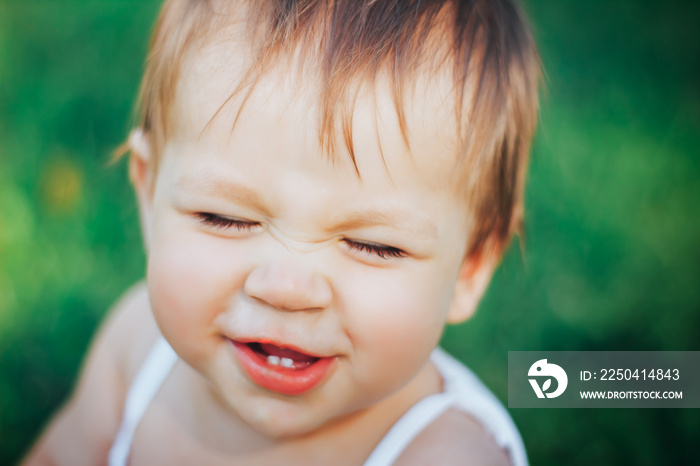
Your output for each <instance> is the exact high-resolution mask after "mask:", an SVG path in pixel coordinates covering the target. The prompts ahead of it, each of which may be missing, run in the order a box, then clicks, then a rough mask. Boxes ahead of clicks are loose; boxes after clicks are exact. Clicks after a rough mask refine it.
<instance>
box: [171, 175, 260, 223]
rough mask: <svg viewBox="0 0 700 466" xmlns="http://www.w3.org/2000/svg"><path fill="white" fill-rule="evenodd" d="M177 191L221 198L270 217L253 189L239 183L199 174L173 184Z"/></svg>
mask: <svg viewBox="0 0 700 466" xmlns="http://www.w3.org/2000/svg"><path fill="white" fill-rule="evenodd" d="M175 185H176V186H177V188H178V189H181V190H183V191H185V192H187V191H197V192H200V193H204V194H208V195H213V196H218V197H222V198H224V199H225V200H227V201H231V202H233V203H236V204H243V205H246V206H249V207H252V208H253V209H255V210H258V211H260V212H261V213H263V214H265V215H268V216H270V215H271V214H270V208H269V207H268V206H267V204H266V203H265V201H264V200H263V198H262V197H261V196H260V195H259V194H258V193H257V192H256V191H255V190H253V189H251V188H249V187H247V186H245V185H244V184H241V183H236V182H229V181H224V180H222V179H220V178H217V177H216V176H215V175H212V174H209V173H207V174H200V175H198V176H196V177H191V176H183V177H181V178H180V179H179V180H177V182H176V183H175Z"/></svg>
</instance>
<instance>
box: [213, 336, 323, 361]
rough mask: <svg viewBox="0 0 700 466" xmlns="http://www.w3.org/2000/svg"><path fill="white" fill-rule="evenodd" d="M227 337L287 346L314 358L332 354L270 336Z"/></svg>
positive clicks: (237, 340) (242, 341) (239, 341)
mask: <svg viewBox="0 0 700 466" xmlns="http://www.w3.org/2000/svg"><path fill="white" fill-rule="evenodd" d="M227 338H228V339H229V340H232V341H235V342H238V343H243V344H247V343H266V344H270V345H275V346H279V347H280V348H287V349H290V350H293V351H296V352H298V353H303V354H306V355H308V356H311V357H314V358H328V357H332V356H333V355H332V354H325V355H324V354H322V353H320V352H316V351H311V350H308V349H305V348H301V347H299V346H296V345H293V344H291V343H285V342H282V341H278V340H274V339H272V338H267V337H240V338H238V337H237V338H231V337H227Z"/></svg>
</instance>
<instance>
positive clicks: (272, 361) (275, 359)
mask: <svg viewBox="0 0 700 466" xmlns="http://www.w3.org/2000/svg"><path fill="white" fill-rule="evenodd" d="M267 363H268V364H269V365H271V366H282V367H286V368H288V369H294V360H293V359H290V358H280V357H279V356H273V355H269V356H268V357H267Z"/></svg>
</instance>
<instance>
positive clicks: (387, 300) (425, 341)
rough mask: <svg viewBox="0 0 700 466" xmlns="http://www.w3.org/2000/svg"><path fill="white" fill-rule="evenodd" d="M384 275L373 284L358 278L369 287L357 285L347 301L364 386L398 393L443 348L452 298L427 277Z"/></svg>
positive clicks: (443, 287) (438, 284)
mask: <svg viewBox="0 0 700 466" xmlns="http://www.w3.org/2000/svg"><path fill="white" fill-rule="evenodd" d="M379 272H380V273H378V274H375V275H374V276H373V277H370V278H371V279H367V277H359V276H358V277H353V278H355V279H357V280H358V281H360V280H361V282H362V283H363V285H362V286H360V285H359V283H356V285H357V286H355V287H354V288H355V292H354V293H352V294H351V295H350V297H348V301H346V307H345V309H346V319H347V320H346V322H347V327H346V328H347V329H348V331H349V332H350V334H351V338H352V339H353V347H354V349H355V351H356V357H357V358H358V361H361V363H360V364H358V366H359V367H360V368H361V369H360V372H359V375H358V376H359V377H360V378H361V379H362V380H361V381H360V382H362V381H364V382H366V383H371V384H373V385H374V384H376V386H378V387H381V386H386V387H391V386H393V387H394V388H397V384H400V383H405V382H407V381H408V380H409V379H410V378H411V377H412V376H413V375H415V374H416V373H417V372H418V370H420V368H421V367H422V366H423V364H424V363H425V361H426V360H427V358H428V357H429V355H430V352H431V351H432V350H433V348H434V347H435V346H436V345H437V343H438V340H439V338H440V335H441V333H442V329H443V327H444V324H445V319H446V314H447V308H448V306H449V299H450V297H451V293H450V292H449V289H448V288H449V286H447V285H446V284H445V283H437V282H436V281H435V280H426V279H425V277H426V276H430V275H426V274H425V273H404V274H402V273H397V274H392V273H391V272H393V271H388V270H383V271H379ZM387 272H388V273H387Z"/></svg>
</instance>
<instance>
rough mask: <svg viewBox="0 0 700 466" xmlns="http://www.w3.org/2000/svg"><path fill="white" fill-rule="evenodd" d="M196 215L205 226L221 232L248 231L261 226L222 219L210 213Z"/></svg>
mask: <svg viewBox="0 0 700 466" xmlns="http://www.w3.org/2000/svg"><path fill="white" fill-rule="evenodd" d="M195 215H196V216H197V218H199V221H200V222H201V223H203V224H204V225H206V226H209V227H214V228H218V229H221V230H225V229H227V228H235V229H236V230H238V231H248V230H251V229H253V228H255V227H257V226H260V223H258V222H246V221H244V220H239V219H235V218H229V217H222V216H221V215H216V214H212V213H209V212H197V213H196V214H195Z"/></svg>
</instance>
